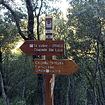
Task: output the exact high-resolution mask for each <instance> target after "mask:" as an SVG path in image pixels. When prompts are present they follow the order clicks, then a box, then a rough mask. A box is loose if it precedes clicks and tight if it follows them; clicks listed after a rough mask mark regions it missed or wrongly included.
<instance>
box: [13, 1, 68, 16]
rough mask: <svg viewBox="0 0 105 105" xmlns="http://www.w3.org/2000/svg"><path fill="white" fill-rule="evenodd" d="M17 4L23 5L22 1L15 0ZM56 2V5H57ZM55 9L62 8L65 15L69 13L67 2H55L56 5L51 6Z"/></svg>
mask: <svg viewBox="0 0 105 105" xmlns="http://www.w3.org/2000/svg"><path fill="white" fill-rule="evenodd" d="M15 1H16V2H17V4H18V5H19V4H20V5H21V1H20V0H15ZM55 2H56V3H55ZM51 5H53V6H54V7H57V8H60V10H61V11H62V12H63V13H64V14H65V13H66V12H67V8H68V3H67V0H58V1H56V0H54V3H53V4H51Z"/></svg>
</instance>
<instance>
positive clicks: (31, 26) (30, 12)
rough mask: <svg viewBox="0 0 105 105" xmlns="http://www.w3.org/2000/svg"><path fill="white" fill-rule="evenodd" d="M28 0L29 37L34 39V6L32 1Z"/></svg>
mask: <svg viewBox="0 0 105 105" xmlns="http://www.w3.org/2000/svg"><path fill="white" fill-rule="evenodd" d="M25 1H26V7H27V12H28V26H27V28H28V38H29V39H34V32H33V29H34V14H33V7H32V3H31V2H32V1H31V0H25Z"/></svg>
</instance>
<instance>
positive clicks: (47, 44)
mask: <svg viewBox="0 0 105 105" xmlns="http://www.w3.org/2000/svg"><path fill="white" fill-rule="evenodd" d="M20 49H21V50H22V51H23V52H24V53H26V54H28V55H47V56H53V55H56V56H58V55H63V54H64V41H63V40H56V41H53V40H41V41H39V40H35V41H34V40H27V41H25V42H24V43H23V44H22V46H21V47H20Z"/></svg>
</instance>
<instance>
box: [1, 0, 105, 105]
mask: <svg viewBox="0 0 105 105" xmlns="http://www.w3.org/2000/svg"><path fill="white" fill-rule="evenodd" d="M58 1H59V0H58ZM58 1H57V0H56V1H55V0H20V2H21V5H20V4H18V3H17V2H16V1H15V0H0V105H43V103H44V100H43V95H42V94H43V75H36V74H33V69H32V59H33V58H32V57H31V56H27V55H25V54H24V53H22V52H21V51H20V50H19V49H18V50H16V49H17V47H19V46H20V45H21V44H22V42H23V41H24V40H30V39H31V40H33V39H34V40H42V39H44V38H45V28H44V27H45V24H44V21H45V16H46V15H50V16H52V17H53V37H54V39H63V40H64V41H65V54H64V57H60V58H68V59H70V58H72V59H74V60H75V62H76V63H77V64H78V65H79V70H78V72H77V73H75V74H73V75H69V76H60V75H56V80H55V88H54V105H105V1H104V0H67V1H66V2H68V4H69V5H68V9H67V14H66V17H64V14H63V13H62V11H61V10H60V8H57V7H54V6H53V5H54V4H55V3H56V2H58ZM19 5H20V6H19ZM36 58H38V57H37V56H36V57H35V58H34V59H36Z"/></svg>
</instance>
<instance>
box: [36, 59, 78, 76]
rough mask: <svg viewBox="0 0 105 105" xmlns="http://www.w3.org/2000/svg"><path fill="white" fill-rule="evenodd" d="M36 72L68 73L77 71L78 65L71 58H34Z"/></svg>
mask: <svg viewBox="0 0 105 105" xmlns="http://www.w3.org/2000/svg"><path fill="white" fill-rule="evenodd" d="M34 66H35V67H34V70H35V73H36V74H59V75H70V74H73V73H75V72H76V71H77V69H78V65H77V64H76V63H75V62H74V61H73V60H67V59H63V60H34Z"/></svg>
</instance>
